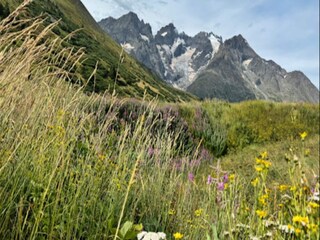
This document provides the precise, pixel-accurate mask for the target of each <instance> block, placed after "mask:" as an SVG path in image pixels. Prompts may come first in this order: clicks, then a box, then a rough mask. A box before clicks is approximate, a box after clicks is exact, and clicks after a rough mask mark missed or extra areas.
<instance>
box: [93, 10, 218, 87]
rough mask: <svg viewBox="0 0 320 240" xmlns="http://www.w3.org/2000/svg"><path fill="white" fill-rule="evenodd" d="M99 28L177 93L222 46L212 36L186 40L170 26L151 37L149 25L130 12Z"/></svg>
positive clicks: (187, 84) (192, 79)
mask: <svg viewBox="0 0 320 240" xmlns="http://www.w3.org/2000/svg"><path fill="white" fill-rule="evenodd" d="M99 24H100V26H101V27H102V29H103V30H105V31H106V32H107V33H108V34H109V35H110V36H111V37H112V38H114V39H115V40H116V41H117V42H118V43H120V44H121V45H122V46H123V48H124V49H125V50H126V51H127V52H128V53H130V54H132V55H133V56H134V57H136V59H138V60H139V61H140V62H142V63H143V64H144V65H145V66H147V67H148V68H150V69H152V70H153V71H154V72H156V73H157V74H158V75H159V76H160V77H161V78H162V79H164V80H165V81H167V82H169V83H171V84H172V85H174V86H175V87H177V88H181V89H186V88H187V87H188V86H189V85H190V84H191V83H192V82H193V81H194V80H195V78H196V76H197V74H198V73H199V72H200V71H201V70H202V69H204V68H205V67H206V66H207V65H208V64H209V62H210V60H211V59H212V58H213V56H214V54H215V53H216V52H217V51H218V49H219V46H220V44H221V43H222V38H221V37H219V36H216V35H215V34H213V33H205V32H200V33H199V34H197V35H196V36H194V37H189V36H188V35H186V34H185V33H179V32H178V30H177V29H176V28H175V26H174V25H173V24H172V23H171V24H169V25H167V26H165V27H163V28H161V29H160V30H159V31H158V32H157V34H156V35H155V36H153V35H152V30H151V27H150V25H149V24H147V23H144V21H143V20H140V19H139V18H138V16H137V15H136V14H135V13H133V12H130V13H128V14H126V15H123V16H122V17H120V18H119V19H114V18H112V17H109V18H106V19H103V20H102V21H101V22H99Z"/></svg>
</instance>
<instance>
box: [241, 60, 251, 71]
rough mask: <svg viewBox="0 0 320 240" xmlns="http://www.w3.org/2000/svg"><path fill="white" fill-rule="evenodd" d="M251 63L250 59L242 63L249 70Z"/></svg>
mask: <svg viewBox="0 0 320 240" xmlns="http://www.w3.org/2000/svg"><path fill="white" fill-rule="evenodd" d="M251 62H252V58H249V59H247V60H244V61H243V62H242V65H243V66H244V67H245V68H246V69H247V68H248V66H249V65H250V63H251Z"/></svg>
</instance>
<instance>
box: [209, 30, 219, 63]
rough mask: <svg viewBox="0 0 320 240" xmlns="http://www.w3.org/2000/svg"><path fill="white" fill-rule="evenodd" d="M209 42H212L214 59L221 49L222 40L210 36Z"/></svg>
mask: <svg viewBox="0 0 320 240" xmlns="http://www.w3.org/2000/svg"><path fill="white" fill-rule="evenodd" d="M209 40H210V42H211V45H212V49H213V54H212V57H213V56H214V54H215V53H217V52H218V50H219V47H220V45H221V42H220V39H218V38H217V37H216V36H214V35H213V34H210V35H209Z"/></svg>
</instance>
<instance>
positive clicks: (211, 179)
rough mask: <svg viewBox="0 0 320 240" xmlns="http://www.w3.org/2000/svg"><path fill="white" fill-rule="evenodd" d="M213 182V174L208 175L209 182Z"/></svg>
mask: <svg viewBox="0 0 320 240" xmlns="http://www.w3.org/2000/svg"><path fill="white" fill-rule="evenodd" d="M212 182H213V178H212V177H211V175H208V179H207V184H208V185H211V184H212Z"/></svg>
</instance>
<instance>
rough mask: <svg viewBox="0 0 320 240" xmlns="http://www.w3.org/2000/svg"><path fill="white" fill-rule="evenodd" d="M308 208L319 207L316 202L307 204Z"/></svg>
mask: <svg viewBox="0 0 320 240" xmlns="http://www.w3.org/2000/svg"><path fill="white" fill-rule="evenodd" d="M308 206H309V207H311V208H318V207H320V205H319V204H318V203H316V202H309V203H308Z"/></svg>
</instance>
